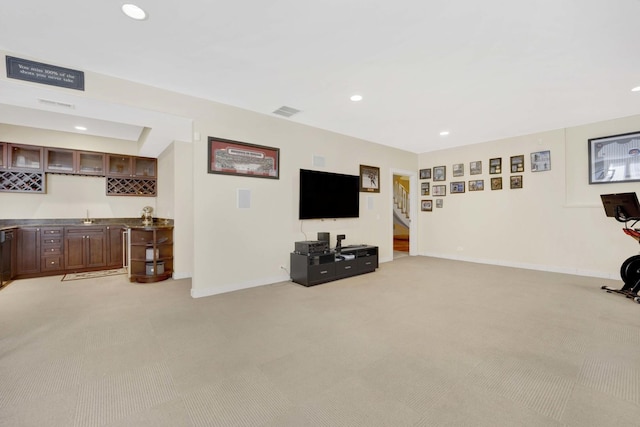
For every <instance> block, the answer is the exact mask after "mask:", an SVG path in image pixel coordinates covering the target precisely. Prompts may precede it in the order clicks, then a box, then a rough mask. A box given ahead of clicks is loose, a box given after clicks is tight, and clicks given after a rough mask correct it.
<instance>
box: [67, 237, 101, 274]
mask: <svg viewBox="0 0 640 427" xmlns="http://www.w3.org/2000/svg"><path fill="white" fill-rule="evenodd" d="M64 245H65V248H64V265H65V269H66V270H67V271H73V270H84V269H88V268H98V267H106V266H107V238H106V235H105V227H104V226H95V227H94V226H82V227H65V231H64Z"/></svg>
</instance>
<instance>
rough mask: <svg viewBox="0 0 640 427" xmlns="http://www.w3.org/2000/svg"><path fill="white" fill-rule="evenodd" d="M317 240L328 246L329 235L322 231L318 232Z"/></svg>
mask: <svg viewBox="0 0 640 427" xmlns="http://www.w3.org/2000/svg"><path fill="white" fill-rule="evenodd" d="M318 240H320V241H321V242H327V244H329V243H330V241H331V233H326V232H324V231H319V232H318Z"/></svg>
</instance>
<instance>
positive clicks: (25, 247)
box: [16, 227, 40, 276]
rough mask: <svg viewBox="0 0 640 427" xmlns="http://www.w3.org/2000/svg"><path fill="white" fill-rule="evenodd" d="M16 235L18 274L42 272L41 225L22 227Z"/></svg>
mask: <svg viewBox="0 0 640 427" xmlns="http://www.w3.org/2000/svg"><path fill="white" fill-rule="evenodd" d="M16 235H17V240H18V241H17V243H16V252H17V253H16V276H22V275H30V274H38V273H40V227H22V228H19V229H18V230H17V232H16Z"/></svg>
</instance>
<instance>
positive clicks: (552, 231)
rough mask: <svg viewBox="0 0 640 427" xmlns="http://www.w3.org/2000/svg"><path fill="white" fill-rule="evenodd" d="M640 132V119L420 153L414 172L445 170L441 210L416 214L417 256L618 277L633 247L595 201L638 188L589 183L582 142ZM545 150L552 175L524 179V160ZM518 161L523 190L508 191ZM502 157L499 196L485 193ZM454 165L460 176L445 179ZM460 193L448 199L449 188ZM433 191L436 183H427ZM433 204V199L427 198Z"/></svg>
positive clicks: (635, 246) (528, 164) (527, 163)
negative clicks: (476, 166)
mask: <svg viewBox="0 0 640 427" xmlns="http://www.w3.org/2000/svg"><path fill="white" fill-rule="evenodd" d="M637 130H640V116H634V117H629V118H622V119H617V120H610V121H607V122H602V123H594V124H588V125H584V126H578V127H574V128H568V129H566V130H565V129H561V130H555V131H550V132H542V133H538V134H533V135H526V136H521V137H517V138H509V139H505V140H499V141H490V142H486V143H483V144H476V145H472V146H467V147H461V148H455V149H450V150H443V151H438V152H433V153H425V154H421V155H420V156H419V163H420V168H427V167H433V166H442V165H444V166H446V167H447V181H446V183H445V184H446V185H447V196H446V197H444V207H443V208H442V209H437V208H435V207H434V210H433V212H420V215H419V216H420V218H419V229H420V232H419V235H420V238H419V244H420V248H419V251H420V253H421V254H423V255H431V256H437V257H444V258H452V259H461V260H468V261H477V262H485V263H491V264H503V265H510V266H517V267H525V268H533V269H543V270H549V271H559V272H566V273H573V274H581V275H591V276H596V277H610V278H614V279H617V278H619V275H618V272H619V268H620V264H621V263H622V261H623V260H624V259H626V258H627V257H629V256H631V255H633V254H635V253H636V252H637V250H638V244H637V243H636V242H635V241H634V240H633V239H631V238H629V237H627V236H625V235H624V234H623V233H622V231H620V229H621V227H622V224H620V223H618V222H616V221H615V220H614V219H612V218H607V217H606V216H605V214H604V209H603V208H602V205H601V203H600V198H599V195H600V194H605V193H616V192H626V191H631V192H633V191H637V190H638V189H639V188H638V187H639V186H638V183H625V184H606V185H589V184H588V155H587V152H588V150H587V140H588V139H589V138H595V137H601V136H606V135H614V134H620V133H625V132H631V131H637ZM543 150H551V170H550V171H546V172H531V161H530V154H531V153H532V152H536V151H543ZM520 154H524V156H525V172H524V173H522V174H521V175H523V188H522V189H513V190H512V189H509V177H510V176H511V175H516V174H512V173H510V170H509V161H510V156H515V155H520ZM494 157H502V162H503V173H502V174H501V175H500V176H502V178H503V190H499V191H492V190H491V189H490V179H491V177H494V176H498V175H490V174H489V173H488V172H489V170H488V169H489V159H490V158H494ZM477 160H481V161H482V166H483V174H482V175H473V176H472V175H469V162H471V161H477ZM454 163H464V164H465V176H464V177H461V178H460V179H458V178H453V177H452V176H451V170H452V165H453V164H454ZM471 179H484V180H485V190H484V191H478V192H469V191H468V181H469V180H471ZM454 180H455V181H458V180H464V181H465V182H466V183H467V192H466V193H464V194H450V192H449V190H450V188H449V183H450V182H451V181H454ZM431 182H432V185H433V184H438V183H434V182H433V181H431ZM430 198H431V199H434V200H435V199H436V197H430Z"/></svg>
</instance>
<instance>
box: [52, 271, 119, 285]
mask: <svg viewBox="0 0 640 427" xmlns="http://www.w3.org/2000/svg"><path fill="white" fill-rule="evenodd" d="M118 274H127V270H126V269H125V268H115V269H111V270H100V271H86V272H84V273H69V274H65V275H64V276H62V281H63V282H67V281H70V280H81V279H95V278H96V277H106V276H117V275H118Z"/></svg>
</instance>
